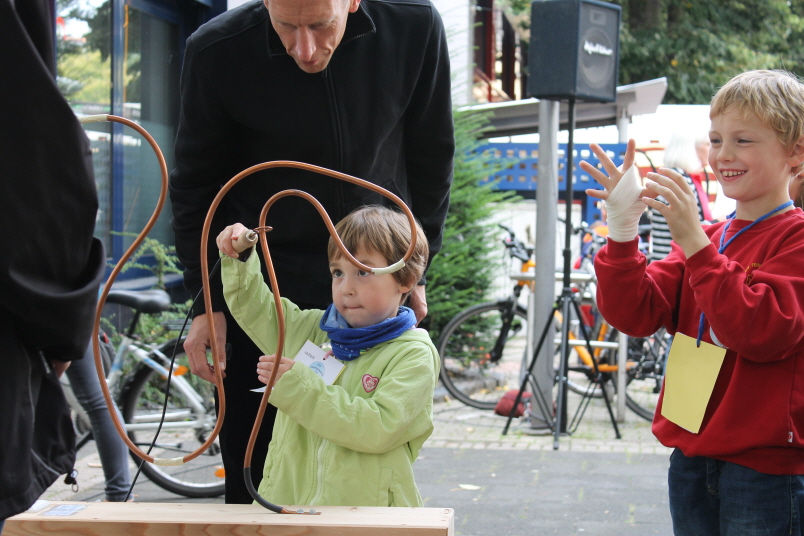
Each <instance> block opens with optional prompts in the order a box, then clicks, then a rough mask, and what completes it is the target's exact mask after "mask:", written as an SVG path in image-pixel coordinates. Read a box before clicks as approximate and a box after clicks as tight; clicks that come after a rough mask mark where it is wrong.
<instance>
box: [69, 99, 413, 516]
mask: <svg viewBox="0 0 804 536" xmlns="http://www.w3.org/2000/svg"><path fill="white" fill-rule="evenodd" d="M79 121H80V122H81V123H82V124H85V123H95V122H101V121H110V122H113V123H120V124H123V125H125V126H128V127H130V128H132V129H134V130H136V131H137V132H139V133H140V134H141V135H142V136H143V137H144V138H145V139H146V141H148V144H149V145H150V146H151V148H152V149H153V151H154V154H155V155H156V158H157V160H158V161H159V169H160V172H161V179H162V183H161V189H160V192H159V199H158V201H157V205H156V207H155V209H154V212H153V214H152V215H151V217H150V218H149V220H148V222H147V223H146V225H145V227H144V228H143V229H142V231H141V232H140V234H139V235H138V236H137V238H136V239H135V240H134V241H133V242H132V244H131V245H130V246H129V248H128V249H127V250H126V252H125V253H124V254H123V256H122V257H121V258H120V260H119V261H118V262H117V264H116V265H115V267H114V269H113V270H112V272H111V274H110V275H109V278H108V279H107V281H106V283H105V284H104V286H103V291H102V292H101V295H100V298H99V299H98V305H97V307H96V309H95V326H94V328H93V337H92V352H93V354H94V358H95V369H96V372H97V374H98V381H99V382H100V386H101V390H102V391H103V398H104V399H105V400H106V405H107V408H108V409H109V413H110V415H111V417H112V422H113V423H114V425H115V428H116V429H117V432H118V434H119V435H120V437H121V438H122V439H123V441H124V442H125V443H126V445H127V446H128V448H129V449H130V450H131V451H132V452H133V453H134V454H136V455H137V456H138V457H139V458H141V459H143V460H145V461H146V462H148V463H153V464H156V465H182V464H184V463H187V462H189V461H191V460H193V459H195V458H197V457H198V456H200V455H201V454H202V453H203V452H204V451H205V450H207V448H209V446H210V445H211V444H212V442H213V441H215V439H216V438H217V437H218V434H219V433H220V429H221V426H222V425H223V419H224V416H225V415H226V396H225V392H224V388H223V377H222V372H221V367H220V366H216V367H214V370H215V386H216V388H217V389H218V417H217V420H216V422H215V428H214V429H213V430H212V432H211V433H210V435H209V437H208V438H207V440H206V441H205V442H204V443H203V444H202V445H201V446H200V447H198V449H197V450H196V451H195V452H192V453H190V454H187V455H186V456H183V457H179V458H155V457H153V456H150V455H149V454H146V453H145V452H143V451H142V450H140V448H139V447H137V446H136V445H135V444H134V443H133V442H132V441H131V439H130V438H129V437H128V434H127V433H126V431H125V429H124V428H123V425H122V424H121V423H120V420H119V418H118V416H117V412H116V411H114V410H113V407H114V406H113V402H112V397H111V394H110V393H109V387H108V385H107V384H106V376H105V375H104V372H103V365H102V363H101V357H100V343H99V331H100V319H101V316H102V312H103V306H104V304H105V303H106V298H107V297H108V295H109V291H110V290H111V288H112V285H113V283H114V281H115V279H116V278H117V276H118V275H119V273H120V271H121V270H122V268H123V266H124V265H125V264H126V262H127V261H128V259H129V258H131V256H132V255H133V254H134V252H135V251H136V250H137V248H138V247H139V246H140V244H142V242H143V241H144V240H145V237H146V236H147V235H148V233H149V232H150V231H151V229H152V228H153V226H154V225H155V224H156V221H157V219H158V218H159V214H160V213H161V212H162V208H163V206H164V204H165V200H166V199H167V189H168V172H167V165H166V163H165V158H164V156H163V154H162V151H161V150H160V148H159V145H158V144H157V143H156V140H154V139H153V137H152V136H151V135H150V134H149V133H148V132H147V131H146V130H145V129H144V128H142V127H141V126H140V125H138V124H137V123H134V122H133V121H130V120H128V119H126V118H124V117H119V116H116V115H110V114H99V115H90V116H86V117H83V118H81V119H80V120H79ZM275 167H290V168H298V169H303V170H306V171H311V172H314V173H318V174H321V175H327V176H330V177H333V178H336V179H339V180H343V181H346V182H351V183H352V184H357V185H359V186H363V187H364V188H368V189H369V190H372V191H374V192H376V193H379V194H381V195H383V196H385V197H387V198H388V199H390V200H392V201H393V202H394V203H396V204H397V205H398V206H399V207H400V208H401V209H402V211H403V212H404V213H405V215H406V216H407V218H408V223H409V224H410V228H411V242H410V246H409V247H408V250H407V251H406V252H405V255H404V256H403V257H402V259H400V260H399V261H397V262H395V263H393V264H392V265H390V266H387V267H381V268H378V267H370V266H366V265H364V264H363V263H361V262H360V261H358V260H357V259H355V257H354V256H353V255H352V254H351V253H350V252H349V251H348V250H347V249H346V247H345V246H344V245H343V242H341V240H340V237H339V236H338V233H337V232H336V231H335V226H334V225H333V224H332V220H331V219H330V218H329V215H328V214H327V213H326V210H324V207H323V206H321V204H320V203H319V202H318V200H316V199H315V198H314V197H313V196H311V195H310V194H308V193H307V192H303V191H301V190H284V191H282V192H279V193H277V194H275V195H273V196H272V197H271V198H270V199H269V200H268V201H267V202H266V203H265V205H264V206H263V209H262V211H261V213H260V226H259V227H257V228H256V229H255V230H254V231H257V232H259V235H260V245H261V248H262V251H263V256H264V257H265V263H266V267H267V268H268V275H269V279H270V282H271V288H272V290H273V294H274V301H275V303H276V306H277V314H278V319H279V321H278V329H279V333H278V342H277V355H280V356H281V355H282V351H283V350H284V344H285V342H284V340H285V317H284V313H283V311H282V306H281V302H280V299H281V297H280V294H279V287H278V284H277V281H276V273H275V271H274V266H273V262H272V261H271V254H270V251H269V249H268V241H267V239H266V237H265V232H266V231H270V230H271V228H270V227H266V226H265V220H266V217H267V214H268V210H269V209H270V207H271V206H272V205H273V204H274V203H275V202H276V201H278V200H279V199H281V198H283V197H286V196H290V195H295V196H299V197H302V198H304V199H306V200H307V201H309V202H310V203H312V204H313V206H314V207H315V208H316V210H317V211H318V213H319V214H320V215H321V217H322V219H323V220H324V224H325V225H326V226H327V229H328V231H329V233H330V235H331V236H332V237H333V239H334V240H335V244H336V246H337V247H338V249H339V250H340V251H341V253H342V254H343V255H344V257H345V258H346V259H348V260H349V262H351V263H352V264H354V265H355V266H357V267H358V268H360V269H361V270H365V271H367V272H373V273H376V274H388V273H393V272H395V271H397V270H399V269H401V268H402V267H403V266H404V265H405V263H406V262H407V261H408V260H409V259H410V257H411V255H413V251H414V248H415V247H416V220H415V219H414V217H413V214H412V213H411V211H410V209H409V208H408V207H407V205H405V203H404V202H403V201H402V200H401V199H400V198H399V197H398V196H396V195H394V194H393V193H391V192H389V191H388V190H386V189H384V188H382V187H380V186H377V185H375V184H372V183H370V182H368V181H365V180H363V179H358V178H357V177H353V176H351V175H347V174H345V173H340V172H337V171H333V170H330V169H326V168H322V167H319V166H314V165H312V164H305V163H302V162H293V161H289V160H278V161H274V162H265V163H262V164H258V165H256V166H252V167H250V168H248V169H246V170H244V171H241V172H240V173H238V174H237V175H235V176H234V177H233V178H232V179H230V180H229V181H228V182H227V183H226V184H225V185H224V186H223V188H221V190H220V191H219V192H218V195H216V196H215V199H214V200H213V201H212V204H211V205H210V207H209V210H208V212H207V217H206V219H205V221H204V226H203V228H202V232H201V276H202V283H203V295H204V307H205V310H206V311H207V312H208V313H207V314H211V312H212V295H211V292H210V290H209V263H208V259H207V255H206V251H207V242H208V239H209V230H210V226H211V224H212V218H213V216H214V214H215V211H216V210H217V208H218V206H219V205H220V202H221V200H222V199H223V197H224V196H225V195H226V193H227V192H228V191H229V190H230V189H231V188H232V187H233V186H234V185H235V184H237V183H238V182H240V181H241V180H242V179H244V178H245V177H247V176H249V175H251V174H252V173H255V172H257V171H261V170H263V169H269V168H275ZM209 331H210V333H209V335H210V346H211V348H210V349H211V351H212V359H213V363H215V364H218V363H220V362H221V361H222V359H221V357H222V356H220V353H219V352H218V346H217V333H216V331H215V323H214V322H210V323H209ZM278 370H279V369H278V368H277V367H275V368H274V369H273V370H272V372H271V376H270V377H269V379H268V383H267V384H266V388H265V392H264V393H263V397H262V400H261V402H260V407H259V410H258V413H257V417H256V419H255V422H254V427H253V428H252V431H251V436H250V437H249V442H248V446H247V449H246V458H245V461H244V464H243V465H244V466H243V473H244V476H245V481H246V487H247V488H248V490H249V493H250V494H251V496H252V497H253V498H254V500H255V501H256V502H258V503H259V504H260V505H262V506H264V507H266V508H268V509H269V510H271V511H273V512H276V513H282V514H320V512H316V511H315V510H310V511H308V512H305V511H304V510H296V511H293V510H288V509H287V508H284V507H282V506H278V505H275V504H272V503H270V502H268V501H267V500H265V499H264V498H262V497H261V496H260V495H259V493H258V492H257V491H256V490H255V489H254V485H253V483H252V481H251V457H252V454H253V450H254V443H255V441H256V438H257V432H258V431H259V429H260V426H261V424H262V420H263V417H264V415H265V408H266V406H267V405H268V397H269V396H270V393H271V388H272V387H273V385H274V383H275V382H276V373H277V372H278Z"/></svg>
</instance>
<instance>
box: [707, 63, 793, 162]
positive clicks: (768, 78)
mask: <svg viewBox="0 0 804 536" xmlns="http://www.w3.org/2000/svg"><path fill="white" fill-rule="evenodd" d="M732 106H733V107H735V109H736V110H738V111H739V112H740V113H741V114H742V116H743V117H744V118H745V117H748V116H749V115H750V114H754V115H756V116H757V117H758V118H759V120H760V121H761V122H762V124H763V125H765V126H766V127H768V128H770V129H771V130H773V131H774V132H776V137H777V139H778V140H779V141H780V142H781V144H782V145H784V147H785V149H787V150H790V149H792V148H793V146H794V145H795V144H796V142H797V141H798V140H799V139H800V138H801V137H802V136H804V84H802V82H801V80H800V79H799V78H798V77H797V76H796V75H794V74H793V73H790V72H788V71H783V70H758V71H746V72H744V73H741V74H738V75H737V76H735V77H734V78H732V79H731V80H729V81H728V82H726V85H724V86H723V87H721V88H720V89H719V90H718V92H717V93H716V94H715V96H714V97H713V98H712V104H711V108H710V111H709V118H710V119H711V118H713V117H716V116H718V115H721V114H723V113H725V112H726V110H727V109H729V108H731V107H732ZM802 165H804V164H800V165H799V166H797V167H796V169H795V170H799V169H801V167H802ZM795 170H794V171H795Z"/></svg>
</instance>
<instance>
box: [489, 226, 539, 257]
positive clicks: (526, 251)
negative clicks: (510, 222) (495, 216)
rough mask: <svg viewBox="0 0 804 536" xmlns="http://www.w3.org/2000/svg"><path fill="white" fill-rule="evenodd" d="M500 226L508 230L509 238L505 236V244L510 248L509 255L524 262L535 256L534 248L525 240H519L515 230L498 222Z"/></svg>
mask: <svg viewBox="0 0 804 536" xmlns="http://www.w3.org/2000/svg"><path fill="white" fill-rule="evenodd" d="M497 225H498V226H499V227H501V228H502V229H504V230H505V231H506V232H508V235H509V236H508V238H503V244H505V248H506V249H507V250H508V255H510V256H511V257H515V258H517V259H519V260H520V261H522V262H528V261H529V260H530V258H531V257H532V256H533V248H529V247H528V246H526V245H525V243H524V242H522V241H521V240H519V239H518V238H517V237H516V234H514V230H513V229H511V228H510V227H508V226H507V225H504V224H502V223H498V224H497Z"/></svg>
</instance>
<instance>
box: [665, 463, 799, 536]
mask: <svg viewBox="0 0 804 536" xmlns="http://www.w3.org/2000/svg"><path fill="white" fill-rule="evenodd" d="M667 481H668V485H669V488H670V516H671V517H672V519H673V533H674V534H675V535H676V536H717V535H721V536H760V535H763V536H765V535H768V536H771V535H772V536H776V535H779V536H781V535H783V534H784V535H785V536H788V535H795V536H801V535H802V534H803V533H802V522H801V513H802V510H804V476H802V475H766V474H764V473H759V472H757V471H754V470H753V469H749V468H748V467H744V466H742V465H737V464H735V463H729V462H723V461H720V460H715V459H712V458H704V457H694V458H688V457H687V456H684V454H683V453H682V452H681V451H680V450H678V449H676V450H674V451H673V454H672V455H671V456H670V470H669V471H668V478H667Z"/></svg>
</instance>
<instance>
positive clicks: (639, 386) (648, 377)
mask: <svg viewBox="0 0 804 536" xmlns="http://www.w3.org/2000/svg"><path fill="white" fill-rule="evenodd" d="M670 340H671V337H670V335H669V334H668V333H667V331H666V330H665V329H664V328H661V329H659V331H657V332H656V333H654V334H653V335H651V336H650V337H646V338H629V339H628V363H627V372H628V379H627V382H628V387H627V390H626V395H627V396H626V399H625V403H626V405H627V406H628V407H629V408H630V409H631V410H632V411H633V412H634V413H636V414H637V415H639V416H640V417H642V418H643V419H646V420H649V421H652V420H653V414H654V413H655V412H656V404H658V402H659V393H660V392H661V390H662V383H664V374H665V369H666V364H667V353H668V351H669V350H670Z"/></svg>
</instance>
